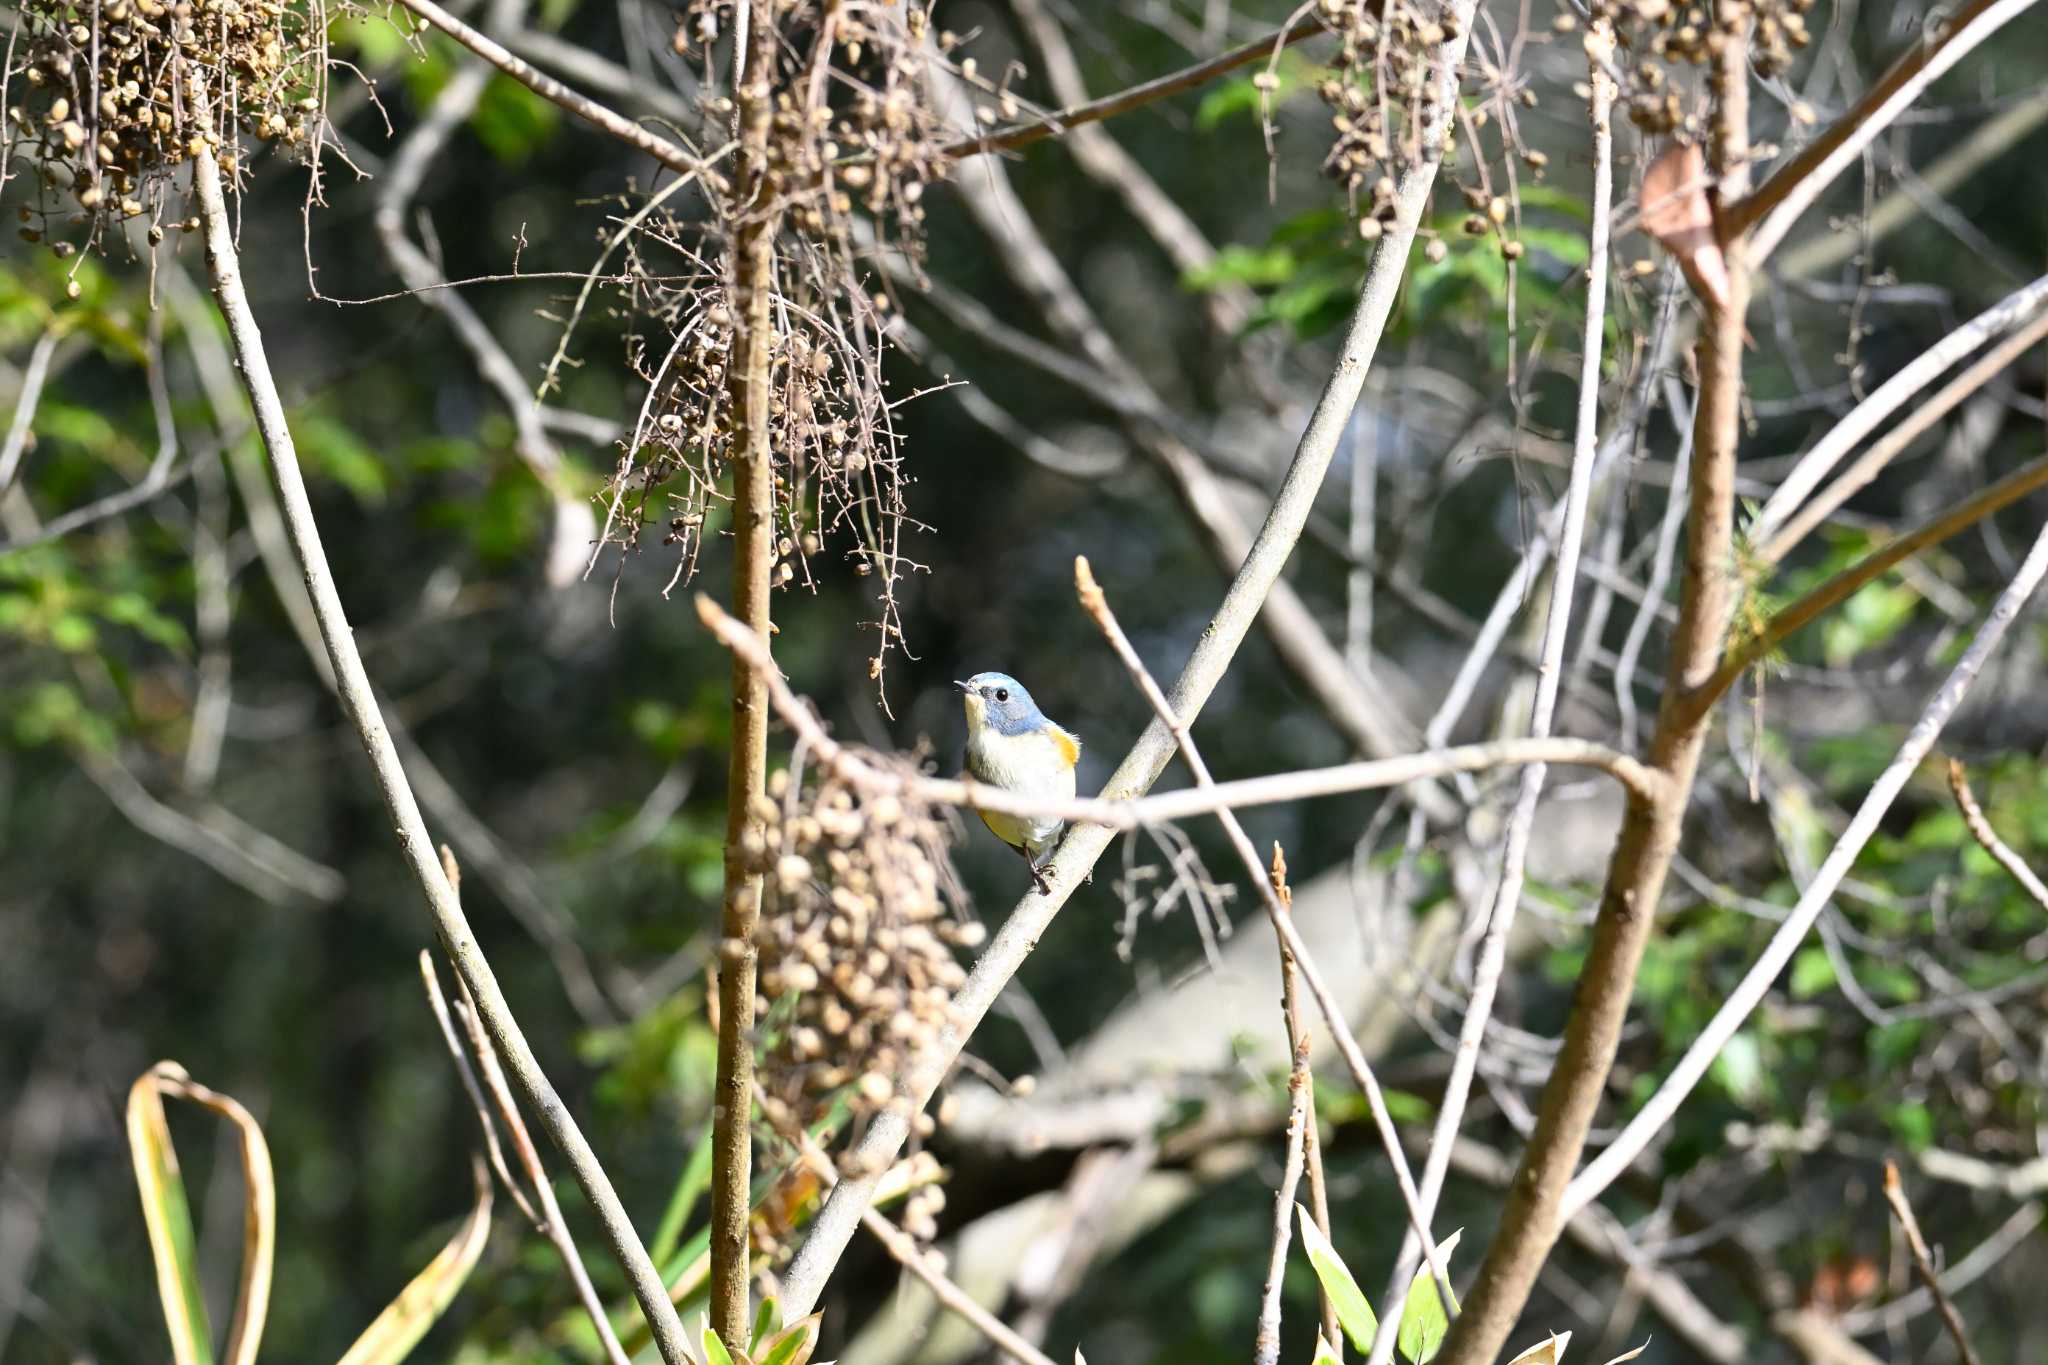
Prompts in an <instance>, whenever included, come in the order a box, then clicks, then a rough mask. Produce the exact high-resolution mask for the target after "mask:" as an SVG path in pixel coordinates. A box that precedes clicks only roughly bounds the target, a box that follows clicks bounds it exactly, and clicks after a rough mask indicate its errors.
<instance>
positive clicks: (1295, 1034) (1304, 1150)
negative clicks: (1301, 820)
mask: <svg viewBox="0 0 2048 1365" xmlns="http://www.w3.org/2000/svg"><path fill="white" fill-rule="evenodd" d="M1272 881H1273V891H1274V894H1275V895H1277V896H1279V898H1280V904H1281V906H1282V908H1283V909H1285V910H1286V912H1287V915H1288V917H1289V918H1290V919H1291V918H1293V916H1294V891H1293V889H1292V888H1290V887H1289V886H1288V885H1287V860H1286V858H1285V857H1284V856H1283V855H1282V853H1281V852H1280V845H1278V844H1274V845H1273V866H1272ZM1280 1010H1281V1013H1282V1014H1283V1015H1285V1016H1286V1019H1287V1043H1288V1046H1289V1047H1290V1048H1291V1049H1292V1050H1293V1057H1294V1066H1293V1070H1292V1071H1291V1072H1289V1074H1288V1095H1289V1098H1290V1100H1292V1099H1293V1098H1294V1092H1295V1091H1296V1090H1297V1089H1298V1090H1299V1091H1300V1092H1301V1097H1300V1101H1299V1102H1300V1104H1301V1106H1302V1115H1303V1118H1302V1127H1301V1164H1302V1174H1303V1176H1305V1177H1306V1178H1307V1180H1308V1209H1309V1216H1310V1217H1311V1218H1313V1219H1315V1220H1316V1231H1318V1232H1320V1233H1322V1234H1323V1240H1324V1241H1326V1242H1327V1241H1329V1240H1330V1187H1329V1182H1328V1181H1327V1180H1326V1179H1325V1178H1324V1175H1323V1140H1322V1135H1321V1134H1320V1133H1319V1132H1318V1131H1317V1127H1316V1073H1315V1070H1314V1068H1312V1067H1310V1066H1309V1062H1308V1057H1309V1044H1310V1041H1311V1036H1312V1035H1311V1034H1310V1033H1309V1022H1308V1011H1307V1010H1306V1009H1304V1008H1303V1007H1302V1003H1301V968H1300V966H1299V965H1298V964H1297V963H1296V962H1295V960H1294V954H1292V953H1289V952H1284V951H1283V952H1282V953H1281V954H1280ZM1282 1202H1283V1203H1287V1204H1291V1203H1293V1202H1294V1198H1293V1195H1292V1194H1289V1196H1288V1197H1287V1198H1286V1199H1285V1200H1284V1201H1282ZM1280 1235H1281V1234H1280V1232H1279V1230H1278V1229H1277V1228H1276V1229H1275V1232H1274V1236H1275V1237H1276V1238H1277V1237H1279V1236H1280ZM1281 1251H1282V1253H1283V1254H1284V1252H1285V1248H1284V1247H1283V1248H1281ZM1317 1294H1318V1296H1319V1297H1320V1298H1321V1300H1322V1305H1323V1339H1324V1340H1325V1341H1327V1342H1329V1343H1330V1349H1331V1350H1333V1351H1336V1352H1338V1353H1339V1354H1338V1357H1337V1358H1338V1360H1339V1361H1340V1362H1341V1361H1342V1360H1343V1355H1342V1352H1343V1349H1344V1348H1343V1345H1342V1342H1343V1340H1344V1331H1343V1326H1342V1324H1341V1323H1340V1322H1339V1321H1338V1320H1337V1301H1336V1300H1335V1299H1333V1298H1331V1297H1330V1293H1329V1291H1328V1290H1327V1289H1324V1288H1323V1287H1322V1286H1321V1285H1320V1284H1319V1285H1318V1286H1317Z"/></svg>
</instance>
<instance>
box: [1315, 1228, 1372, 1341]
mask: <svg viewBox="0 0 2048 1365" xmlns="http://www.w3.org/2000/svg"><path fill="white" fill-rule="evenodd" d="M1294 1212H1295V1214H1296V1215H1297V1218H1296V1221H1297V1222H1299V1223H1300V1224H1301V1246H1302V1250H1304V1251H1306V1252H1307V1253H1308V1263H1309V1264H1310V1265H1311V1266H1313V1267H1315V1272H1316V1279H1317V1280H1319V1281H1321V1283H1322V1286H1323V1292H1324V1293H1325V1294H1327V1295H1329V1296H1330V1306H1331V1307H1332V1308H1334V1309H1336V1310H1337V1321H1338V1322H1339V1323H1341V1324H1342V1325H1343V1328H1344V1335H1345V1336H1347V1337H1350V1338H1351V1344H1352V1345H1353V1346H1355V1347H1357V1348H1358V1349H1359V1350H1361V1351H1370V1350H1371V1349H1372V1338H1373V1333H1375V1332H1377V1331H1378V1330H1379V1325H1380V1322H1379V1319H1378V1318H1377V1317H1375V1316H1373V1311H1372V1305H1371V1304H1369V1303H1367V1302H1366V1301H1365V1294H1364V1293H1363V1292H1362V1291H1361V1290H1360V1289H1359V1287H1358V1281H1357V1280H1354V1279H1352V1278H1351V1269H1350V1267H1348V1266H1346V1265H1345V1264H1344V1258H1343V1257H1341V1256H1339V1255H1338V1254H1337V1248H1335V1247H1333V1246H1331V1245H1330V1241H1329V1239H1328V1238H1327V1237H1324V1236H1323V1232H1322V1229H1321V1228H1318V1227H1317V1226H1316V1225H1315V1220H1314V1219H1312V1218H1310V1217H1309V1216H1308V1210H1307V1209H1304V1208H1303V1207H1302V1206H1301V1205H1299V1204H1296V1205H1295V1206H1294Z"/></svg>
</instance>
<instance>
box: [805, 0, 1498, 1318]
mask: <svg viewBox="0 0 2048 1365" xmlns="http://www.w3.org/2000/svg"><path fill="white" fill-rule="evenodd" d="M1475 8H1476V0H1457V3H1455V4H1454V5H1453V6H1452V8H1451V11H1450V19H1449V21H1448V22H1455V23H1456V25H1457V32H1458V36H1457V37H1456V38H1455V39H1453V40H1452V41H1450V42H1448V43H1446V44H1445V45H1444V46H1443V47H1442V48H1439V49H1438V50H1437V52H1436V53H1435V54H1434V65H1433V72H1434V75H1433V80H1432V87H1433V88H1432V92H1431V107H1432V108H1433V109H1434V110H1435V111H1436V112H1435V114H1434V115H1433V117H1432V118H1431V119H1430V120H1429V121H1428V122H1427V123H1426V125H1425V132H1424V137H1423V139H1422V146H1421V150H1422V152H1423V159H1422V161H1421V163H1420V164H1419V165H1417V166H1415V167H1414V168H1413V169H1412V170H1410V171H1409V172H1408V174H1407V175H1405V176H1404V177H1403V180H1402V184H1401V187H1400V189H1399V190H1398V191H1397V192H1396V194H1395V200H1394V202H1395V215H1394V219H1393V221H1392V222H1391V223H1390V224H1388V226H1387V229H1386V232H1385V234H1384V235H1383V236H1382V237H1381V239H1380V245H1379V247H1378V248H1377V249H1376V250H1375V252H1374V253H1373V259H1372V264H1371V265H1370V266H1369V267H1368V268H1367V270H1366V278H1365V282H1364V285H1363V287H1362V288H1361V289H1360V291H1359V296H1358V303H1357V306H1356V308H1355V309H1354V310H1353V313H1352V316H1351V321H1350V323H1349V325H1348V326H1347V327H1346V328H1345V332H1344V336H1343V339H1342V341H1341V342H1340V343H1339V346H1338V355H1337V362H1336V364H1335V365H1334V366H1333V367H1332V369H1331V371H1330V377H1329V379H1328V381H1327V382H1326V383H1325V385H1324V387H1323V392H1322V394H1321V396H1320V397H1319V398H1318V400H1317V402H1316V406H1315V410H1314V412H1313V413H1312V414H1311V415H1310V417H1309V421H1308V424H1307V426H1306V428H1305V429H1304V430H1303V431H1302V434H1301V440H1300V441H1299V442H1298V443H1297V445H1296V447H1295V452H1294V458H1293V460H1292V462H1291V463H1290V464H1289V466H1288V469H1287V473H1286V474H1285V476H1284V477H1283V478H1282V480H1281V484H1280V490H1279V492H1278V494H1277V495H1276V496H1275V497H1274V500H1273V505H1272V507H1271V509H1270V510H1269V512H1268V513H1267V516H1266V520H1265V522H1264V524H1263V525H1262V526H1261V527H1260V528H1259V533H1258V536H1257V537H1256V539H1254V540H1253V542H1252V544H1251V547H1250V549H1249V550H1248V551H1247V553H1246V555H1245V557H1244V561H1243V563H1242V564H1241V565H1240V566H1239V568H1238V571H1237V573H1236V574H1235V575H1234V576H1233V577H1232V580H1231V584H1230V588H1229V590H1228V591H1226V592H1225V594H1224V596H1223V600H1222V602H1220V603H1219V604H1218V606H1217V609H1216V612H1215V615H1214V616H1213V617H1212V618H1211V620H1210V621H1209V624H1208V626H1207V627H1206V628H1205V629H1204V630H1203V631H1202V633H1201V635H1200V636H1199V637H1198V639H1197V640H1196V643H1195V648H1194V650H1193V652H1192V654H1191V655H1190V657H1189V659H1188V662H1187V665H1186V666H1185V667H1184V668H1182V670H1181V673H1180V676H1179V677H1178V678H1177V679H1176V680H1175V682H1174V687H1173V692H1172V700H1173V705H1174V709H1175V711H1176V712H1178V713H1179V714H1180V715H1181V716H1182V717H1183V718H1185V719H1186V720H1187V721H1188V722H1189V723H1193V721H1194V720H1195V719H1196V717H1197V716H1198V715H1199V714H1200V713H1201V710H1202V706H1203V703H1205V702H1206V701H1208V699H1209V696H1210V694H1211V693H1212V692H1213V691H1215V688H1216V685H1217V683H1218V682H1219V681H1220V680H1221V678H1222V677H1223V674H1224V672H1225V671H1226V670H1228V668H1229V667H1230V663H1231V660H1232V659H1234V658H1235V657H1236V656H1237V651H1238V648H1239V646H1240V645H1242V644H1243V643H1244V637H1245V635H1246V634H1247V633H1248V632H1249V631H1250V630H1251V627H1252V624H1253V622H1254V621H1255V620H1256V619H1257V617H1258V615H1259V612H1260V610H1261V608H1262V607H1263V606H1264V605H1265V603H1266V601H1267V599H1268V596H1269V595H1270V593H1271V592H1272V590H1273V588H1274V585H1275V584H1276V583H1277V582H1278V581H1279V578H1280V571H1281V569H1282V568H1283V567H1284V566H1285V564H1286V563H1287V560H1288V559H1289V558H1290V557H1291V556H1292V554H1293V552H1294V547H1295V545H1296V544H1297V543H1298V542H1299V541H1300V539H1301V535H1302V531H1303V529H1304V528H1305V527H1306V526H1307V525H1308V519H1309V515H1310V513H1311V512H1312V511H1313V510H1314V504H1315V499H1316V494H1317V491H1318V490H1319V489H1320V488H1321V487H1322V484H1323V477H1324V475H1325V474H1326V473H1327V472H1328V471H1329V467H1330V461H1331V460H1332V458H1333V457H1334V456H1335V455H1336V452H1337V446H1338V442H1339V440H1340V439H1341V438H1342V435H1343V432H1344V428H1345V425H1346V424H1347V423H1348V422H1349V421H1350V418H1351V411H1352V409H1353V408H1354V407H1355V406H1356V405H1357V402H1358V395H1359V392H1360V391H1361V390H1362V389H1363V388H1364V385H1365V377H1366V374H1367V373H1368V372H1369V371H1370V370H1371V368H1372V362H1373V358H1374V356H1375V355H1376V354H1377V353H1378V350H1379V342H1380V338H1381V336H1382V335H1384V333H1385V330H1386V325H1387V319H1388V318H1389V317H1390V316H1391V315H1392V313H1393V308H1394V301H1395V299H1396V297H1397V296H1398V294H1399V292H1400V284H1401V279H1402V276H1403V275H1404V274H1405V273H1406V271H1407V265H1408V255H1409V252H1410V251H1411V250H1412V249H1413V248H1414V245H1415V235H1416V232H1417V230H1418V228H1419V227H1420V225H1421V222H1422V215H1423V211H1424V209H1425V208H1426V207H1427V205H1428V202H1429V197H1430V189H1431V187H1432V186H1433V185H1434V184H1435V180H1436V172H1437V167H1438V165H1439V161H1440V157H1441V153H1442V147H1443V130H1444V128H1445V126H1447V123H1448V113H1449V109H1450V106H1451V104H1452V103H1453V101H1454V100H1455V98H1456V91H1457V72H1458V69H1459V66H1460V64H1461V63H1462V62H1463V60H1464V56H1465V45H1466V39H1467V35H1469V34H1470V33H1471V30H1472V15H1473V10H1474V9H1475ZM1173 752H1174V746H1173V740H1172V737H1171V735H1169V734H1168V733H1167V730H1166V727H1165V726H1164V725H1162V724H1160V723H1159V722H1158V721H1156V720H1155V721H1154V722H1153V723H1152V724H1151V725H1149V726H1147V727H1146V729H1145V731H1144V733H1143V734H1142V735H1140V736H1139V738H1138V740H1137V742H1136V743H1135V744H1133V745H1132V746H1131V749H1130V752H1129V753H1128V754H1126V755H1125V757H1124V760H1123V762H1122V763H1120V764H1119V765H1118V766H1117V770H1116V772H1114V773H1113V774H1111V776H1110V780H1109V783H1108V785H1107V786H1106V787H1105V788H1104V792H1105V794H1107V795H1109V796H1112V797H1130V796H1140V795H1143V794H1144V793H1145V792H1146V791H1147V790H1149V789H1150V788H1151V786H1152V784H1153V783H1154V782H1156V781H1158V780H1159V775H1160V773H1162V772H1164V771H1165V769H1166V765H1167V763H1168V762H1169V761H1170V760H1171V759H1172V756H1173ZM1111 834H1112V832H1111V831H1109V830H1107V829H1101V828H1085V827H1083V828H1077V829H1075V830H1073V831H1071V832H1069V833H1068V835H1067V836H1066V838H1065V839H1064V840H1063V841H1062V842H1061V844H1060V847H1059V848H1058V849H1057V850H1055V851H1054V853H1053V856H1052V859H1051V861H1050V862H1048V863H1047V865H1046V866H1045V868H1044V869H1042V871H1043V874H1044V876H1045V878H1046V882H1047V885H1048V886H1049V888H1050V894H1047V895H1040V894H1038V893H1037V892H1036V891H1035V890H1034V891H1033V892H1031V893H1030V894H1027V895H1025V896H1024V897H1023V898H1022V899H1021V900H1019V901H1018V903H1017V904H1016V906H1015V907H1014V908H1013V909H1012V910H1011V912H1010V914H1009V916H1008V917H1007V918H1006V919H1005V920H1004V921H1003V925H1002V928H1001V929H999V930H998V931H997V932H996V936H995V938H994V939H993V940H991V941H990V943H989V946H988V947H987V949H986V950H984V951H983V953H982V955H981V958H980V960H979V961H977V962H976V963H975V964H974V968H973V970H972V971H970V972H969V973H968V977H967V981H966V983H965V984H964V985H963V986H962V987H961V988H960V990H958V991H956V992H955V993H954V996H953V1012H954V1019H953V1021H952V1022H951V1024H950V1025H949V1026H948V1027H946V1028H944V1029H941V1030H940V1033H939V1037H938V1039H937V1040H936V1042H935V1043H934V1044H933V1045H932V1046H931V1047H929V1048H927V1049H926V1050H924V1051H923V1052H922V1053H920V1054H919V1055H918V1057H917V1058H915V1059H914V1060H913V1061H912V1063H911V1065H910V1067H909V1068H908V1070H907V1072H906V1074H905V1075H904V1076H903V1077H902V1080H901V1083H900V1084H899V1085H898V1087H897V1092H898V1093H899V1094H902V1095H905V1096H907V1097H909V1099H910V1105H909V1106H908V1107H907V1108H906V1110H904V1111H901V1112H899V1111H896V1110H890V1111H887V1112H885V1113H884V1114H882V1115H881V1116H879V1117H878V1118H876V1119H875V1121H874V1122H872V1123H870V1124H869V1125H868V1128H867V1130H866V1131H865V1132H864V1133H863V1134H862V1135H861V1138H860V1140H859V1142H858V1143H857V1144H856V1145H855V1156H856V1158H857V1159H858V1160H860V1161H861V1162H862V1163H863V1164H864V1166H865V1167H866V1169H869V1170H879V1169H881V1168H882V1167H884V1166H887V1165H888V1164H889V1163H890V1162H891V1161H893V1160H894V1158H895V1155H896V1153H897V1151H898V1150H899V1149H900V1148H901V1147H902V1145H903V1143H904V1142H905V1141H906V1140H907V1139H908V1138H909V1136H910V1115H911V1114H912V1113H915V1112H916V1111H917V1110H918V1109H919V1108H921V1107H922V1106H923V1105H924V1104H925V1103H927V1102H928V1101H929V1100H930V1099H931V1096H932V1093H933V1092H934V1091H935V1090H937V1089H938V1086H939V1083H940V1082H941V1081H943V1080H944V1079H945V1077H946V1075H947V1073H948V1072H949V1071H951V1070H952V1067H953V1063H954V1060H955V1059H956V1058H957V1057H958V1056H959V1053H960V1050H961V1048H963V1047H964V1046H965V1045H966V1041H967V1038H968V1037H969V1036H970V1035H971V1034H972V1033H973V1031H974V1029H975V1028H976V1027H977V1026H978V1025H979V1024H980V1022H981V1019H982V1017H983V1016H984V1015H985V1014H987V1012H988V1010H989V1008H990V1006H992V1005H993V1004H994V1003H995V1000H996V998H997V997H998V996H999V995H1001V994H1002V991H1003V987H1004V986H1005V985H1006V984H1007V983H1008V982H1009V980H1010V978H1011V977H1013V976H1015V975H1016V973H1017V971H1018V969H1019V968H1020V967H1021V966H1022V965H1023V963H1024V960H1025V959H1026V958H1027V957H1029V956H1030V955H1031V951H1032V949H1033V948H1034V947H1036V946H1037V944H1038V940H1039V937H1040V935H1041V934H1043V933H1044V932H1045V930H1046V928H1047V926H1048V925H1050V924H1051V923H1052V919H1053V916H1055V915H1056V914H1058V913H1059V910H1060V907H1061V906H1063V905H1064V904H1065V903H1066V899H1067V897H1068V896H1070V895H1072V894H1073V891H1074V888H1075V887H1077V886H1079V885H1080V883H1081V879H1082V877H1083V876H1085V875H1086V874H1087V872H1088V871H1089V870H1090V869H1091V868H1093V867H1094V865H1095V862H1096V860H1097V859H1098V858H1100V857H1101V856H1102V854H1103V853H1104V851H1106V850H1107V849H1108V847H1109V843H1110V839H1111ZM873 1194H874V1178H873V1177H861V1178H859V1179H854V1180H843V1181H841V1182H840V1183H839V1185H838V1186H837V1187H835V1188H834V1190H833V1191H832V1194H831V1196H830V1197H829V1198H828V1199H827V1200H826V1201H825V1206H824V1207H823V1208H822V1209H820V1210H819V1211H818V1215H817V1217H816V1218H814V1219H813V1220H812V1223H811V1231H810V1233H809V1234H808V1235H807V1236H806V1238H805V1239H804V1244H803V1246H802V1247H801V1248H799V1249H798V1251H797V1255H796V1259H795V1261H793V1262H792V1263H791V1265H790V1268H789V1272H788V1274H787V1275H785V1276H784V1278H783V1304H784V1308H785V1311H787V1312H790V1313H794V1314H798V1315H801V1314H803V1313H808V1312H809V1311H810V1310H811V1308H812V1306H813V1305H814V1304H815V1303H816V1302H817V1298H818V1294H819V1293H820V1291H821V1290H822V1289H823V1288H824V1284H825V1280H826V1279H827V1277H829V1276H830V1275H831V1273H832V1270H833V1267H835V1266H836V1265H838V1263H839V1258H840V1256H841V1254H843V1253H844V1251H845V1249H846V1244H847V1243H848V1242H849V1241H850V1240H852V1237H853V1229H854V1225H855V1224H856V1223H857V1222H858V1221H859V1217H858V1215H859V1213H860V1211H861V1210H862V1209H864V1208H866V1207H867V1204H868V1201H869V1200H870V1199H871V1198H872V1197H873Z"/></svg>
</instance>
